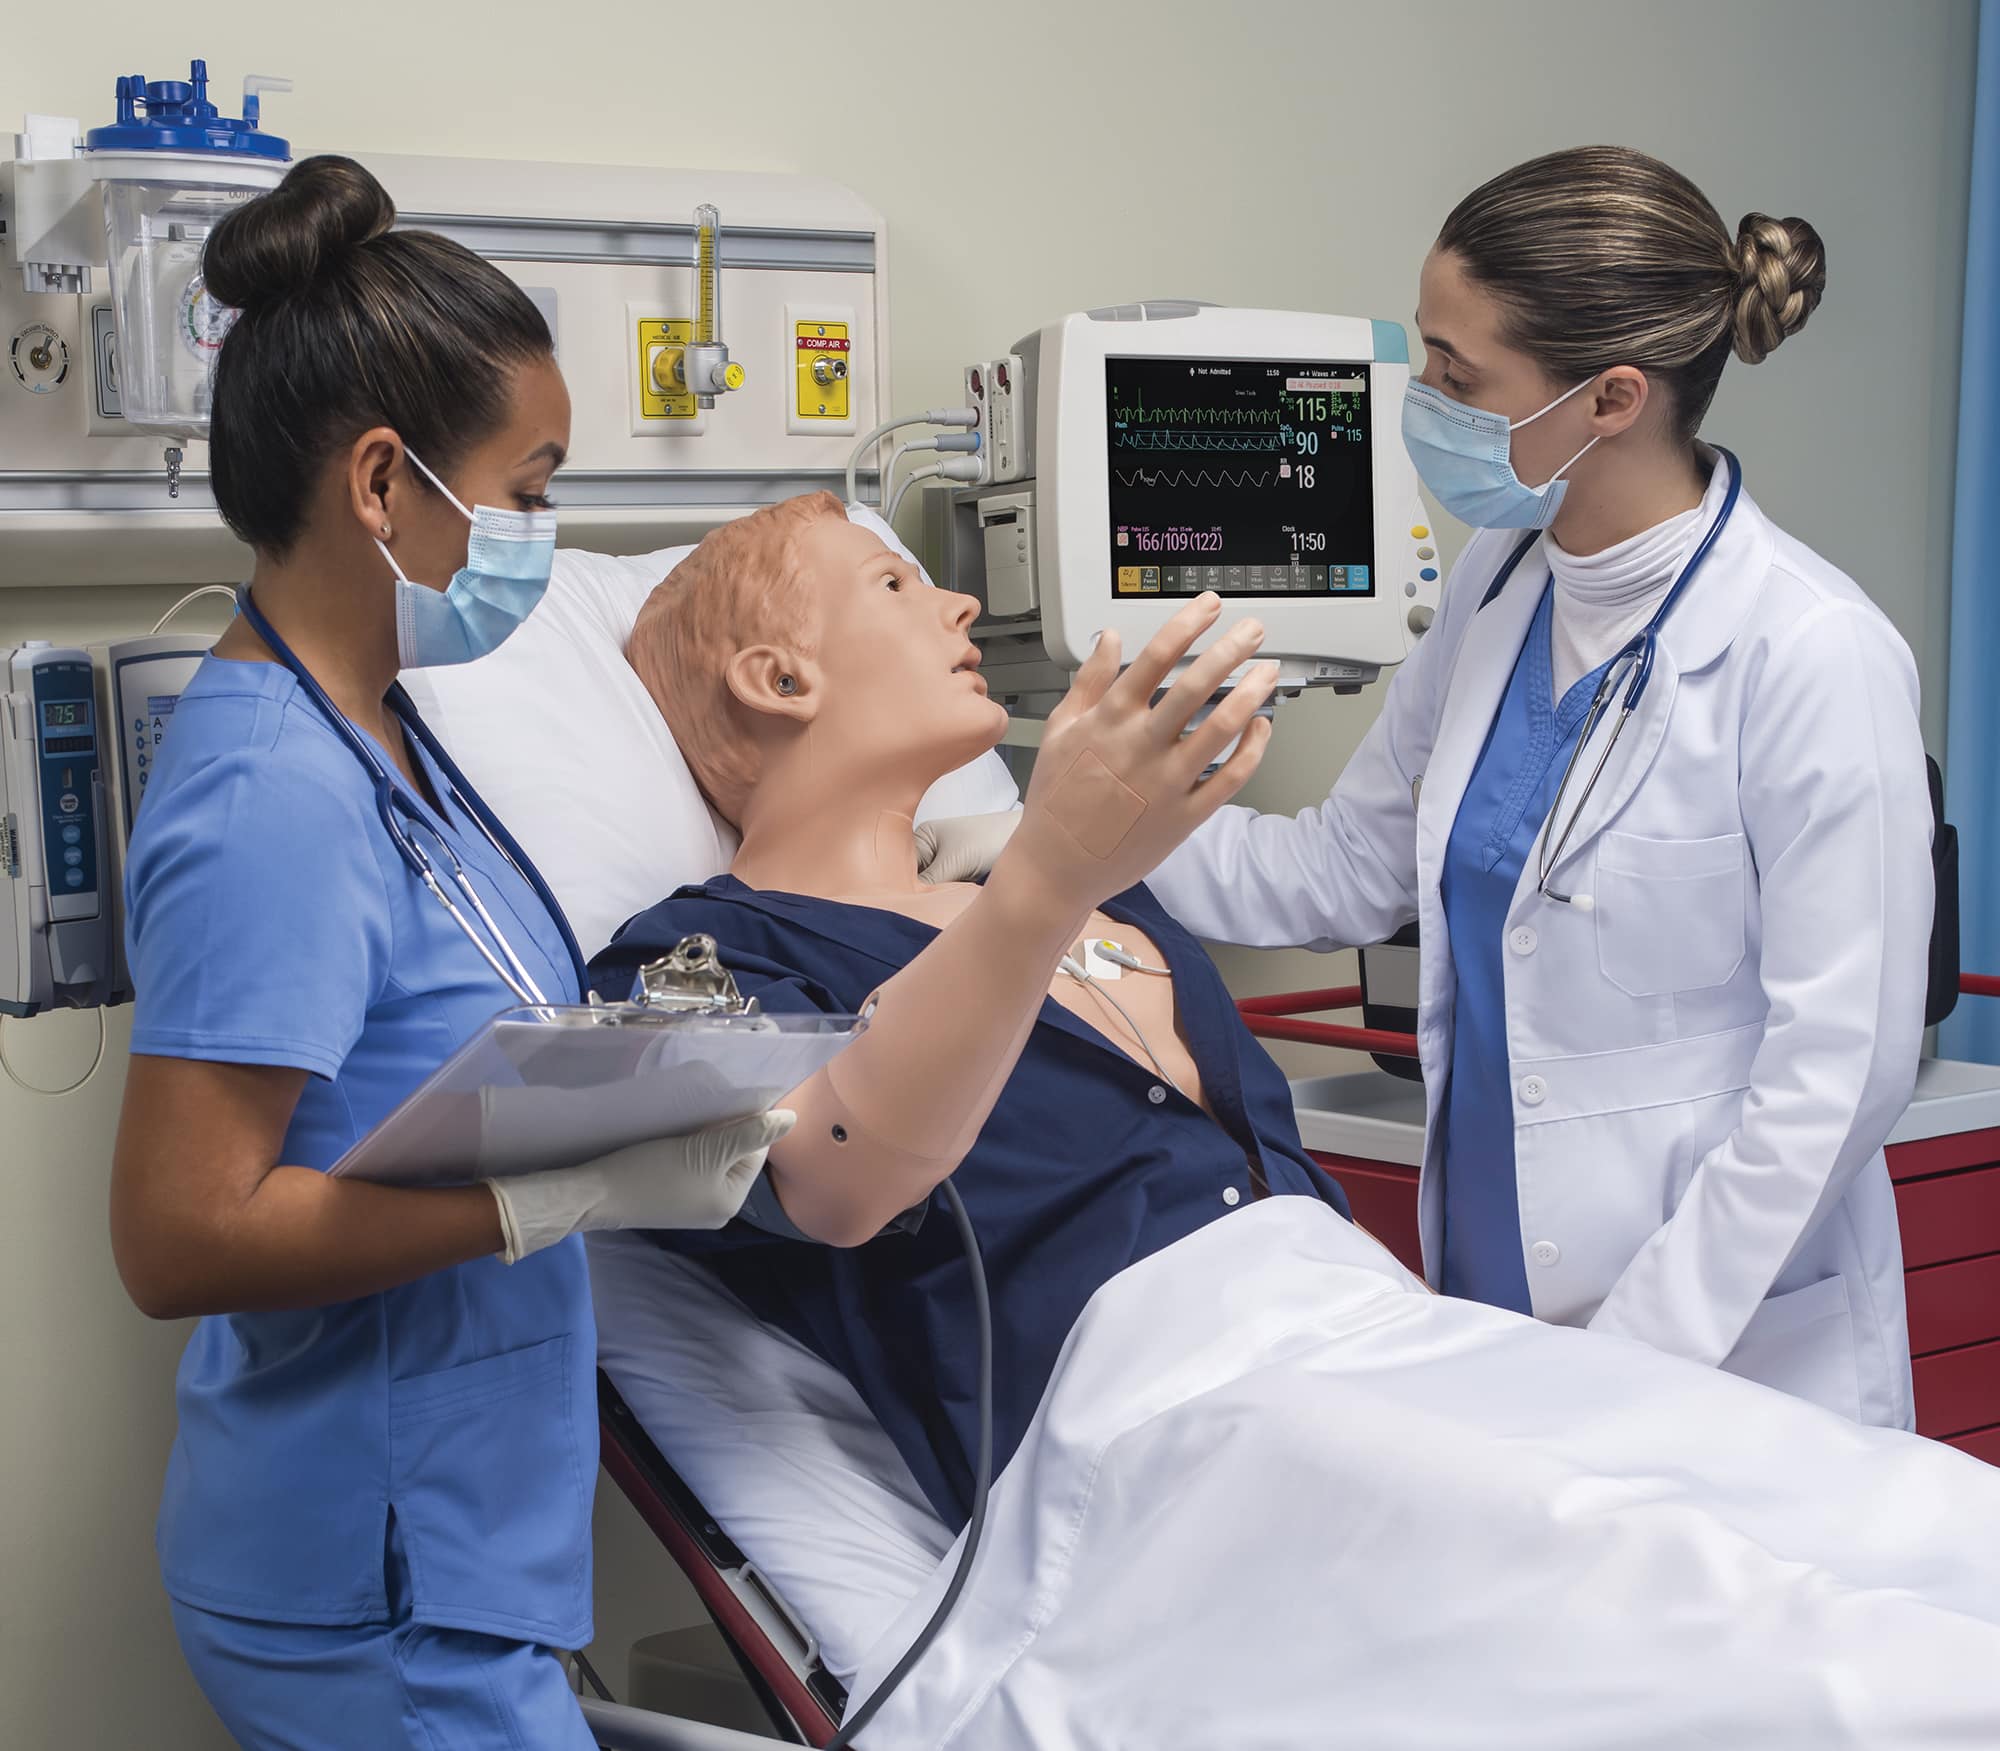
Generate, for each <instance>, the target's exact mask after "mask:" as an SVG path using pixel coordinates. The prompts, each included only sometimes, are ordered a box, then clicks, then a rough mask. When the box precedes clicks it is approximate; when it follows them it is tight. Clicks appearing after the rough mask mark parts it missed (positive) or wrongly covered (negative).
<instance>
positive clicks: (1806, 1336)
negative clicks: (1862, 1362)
mask: <svg viewBox="0 0 2000 1751" xmlns="http://www.w3.org/2000/svg"><path fill="white" fill-rule="evenodd" d="M1722 1365H1723V1367H1724V1368H1726V1369H1727V1370H1728V1371H1729V1372H1730V1373H1731V1374H1740V1375H1742V1376H1743V1377H1744V1378H1745V1379H1746V1380H1758V1381H1762V1382H1763V1384H1764V1385H1766V1386H1775V1387H1776V1388H1777V1389H1778V1390H1779V1391H1780V1392H1789V1393H1791V1394H1792V1395H1793V1396H1794V1397H1796V1398H1804V1399H1810V1400H1811V1401H1812V1402H1813V1403H1814V1404H1819V1405H1824V1406H1826V1408H1827V1409H1828V1410H1832V1411H1838V1412H1840V1414H1841V1415H1842V1416H1844V1417H1851V1418H1852V1419H1854V1420H1855V1421H1856V1422H1859V1421H1860V1420H1861V1375H1860V1369H1859V1366H1858V1363H1857V1361H1856V1357H1855V1346H1854V1319H1853V1316H1852V1314H1851V1312H1850V1311H1849V1307H1848V1300H1847V1280H1846V1279H1845V1278H1844V1277H1838V1276H1835V1277H1822V1278H1821V1279H1820V1280H1819V1281H1818V1282H1817V1283H1808V1284H1807V1285H1806V1286H1805V1287H1804V1288H1803V1289H1793V1290H1791V1291H1790V1292H1789V1293H1787V1294H1784V1295H1772V1296H1768V1297H1767V1298H1766V1299H1765V1300H1764V1302H1763V1304H1762V1305H1761V1306H1759V1307H1758V1309H1757V1311H1756V1312H1755V1313H1753V1314H1752V1315H1751V1316H1750V1323H1749V1325H1747V1326H1746V1327H1745V1328H1744V1331H1743V1336H1742V1337H1741V1338H1740V1339H1738V1341H1737V1344H1736V1348H1735V1349H1733V1350H1731V1351H1730V1352H1729V1356H1728V1359H1727V1360H1726V1361H1724V1363H1723V1364H1722Z"/></svg>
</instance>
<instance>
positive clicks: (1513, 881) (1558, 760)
mask: <svg viewBox="0 0 2000 1751" xmlns="http://www.w3.org/2000/svg"><path fill="white" fill-rule="evenodd" d="M1553 623H1554V593H1553V591H1552V590H1544V591H1543V593H1542V601H1541V606H1540V607H1538V608H1537V609H1536V610H1535V618H1534V621H1533V623H1532V624H1531V625H1530V626H1529V628H1528V636H1527V639H1526V641H1525V642H1524V643H1523V644H1522V646H1521V654H1520V656H1519V657H1517V658H1516V659H1515V662H1514V674H1513V678H1512V679H1511V680H1510V681H1509V682H1508V684H1507V696H1506V698H1505V699H1504V700H1502V701H1501V704H1500V709H1499V711H1498V712H1497V713H1496V714H1495V716H1494V719H1493V726H1492V728H1491V729H1489V730H1488V731H1487V732H1486V746H1485V747H1484V748H1483V749H1481V750H1480V754H1479V764H1478V765H1477V766H1476V767H1474V768H1473V773H1472V782H1471V783H1470V784H1468V785H1467V786H1466V790H1465V795H1464V797H1463V798H1461V799H1460V801H1459V805H1458V816H1457V818H1456V819H1455V820H1454V821H1453V822H1452V826H1451V839H1450V842H1449V843H1448V844H1447V846H1446V848H1445V855H1444V881H1443V899H1444V913H1445V925H1446V928H1447V929H1448V930H1449V932H1450V934H1451V958H1452V965H1453V966H1454V968H1455V969H1456V971H1457V974H1458V1000H1457V1003H1456V1005H1455V1006H1454V1011H1453V1017H1452V1046H1451V1085H1450V1088H1449V1090H1448V1092H1447V1095H1446V1099H1445V1138H1444V1152H1443V1161H1444V1272H1443V1288H1444V1292H1445V1293H1446V1294H1447V1295H1462V1296H1464V1297H1466V1298H1467V1299H1468V1300H1472V1301H1485V1302H1489V1303H1491V1304H1492V1305H1493V1306H1495V1307H1510V1308H1512V1309H1513V1310H1514V1311H1515V1312H1516V1313H1532V1312H1533V1311H1534V1309H1533V1307H1532V1305H1531V1304H1530V1300H1529V1295H1528V1267H1527V1263H1526V1261H1525V1259H1524V1258H1523V1257H1522V1253H1521V1202H1520V1194H1519V1188H1518V1186H1517V1184H1516V1181H1515V1169H1514V1088H1513V1074H1512V1071H1511V1069H1510V1067H1509V1060H1508V1052H1507V983H1506V934H1507V913H1508V911H1509V909H1510V908H1511V907H1512V906H1513V904H1514V892H1515V889H1516V887H1517V886H1518V885H1519V883H1520V879H1521V871H1522V870H1523V869H1524V868H1526V866H1527V861H1528V859H1529V858H1530V857H1533V856H1535V855H1536V847H1537V841H1538V840H1539V838H1540V836H1541V831H1542V826H1543V823H1544V822H1546V821H1547V820H1548V818H1549V809H1550V807H1551V806H1552V805H1553V804H1554V802H1555V795H1556V788H1557V786H1558V785H1559V784H1561V782H1562V775H1563V768H1564V767H1565V766H1566V765H1567V764H1568V762H1569V757H1570V752H1571V750H1572V749H1573V748H1574V747H1575V746H1576V738H1577V734H1578V732H1579V730H1581V728H1582V726H1583V720H1584V718H1585V716H1586V715H1587V714H1588V713H1589V711H1590V700H1591V695H1592V694H1593V693H1594V692H1595V691H1596V689H1597V684H1598V682H1599V681H1600V680H1602V679H1603V676H1604V671H1605V669H1606V668H1608V667H1610V665H1609V664H1608V663H1607V664H1604V665H1602V666H1600V667H1599V668H1597V669H1594V670H1592V671H1591V673H1589V674H1588V675H1586V676H1584V677H1583V679H1582V680H1581V681H1579V682H1577V683H1576V685H1575V686H1573V687H1572V688H1570V690H1569V691H1568V692H1567V693H1565V694H1564V695H1563V696H1562V698H1561V699H1560V700H1556V699H1554V698H1553V693H1554V688H1555V681H1554V663H1553V660H1552V657H1551V650H1550V642H1551V641H1550V630H1551V627H1552V626H1553ZM1600 733H1602V732H1600ZM1584 776H1585V774H1584V773H1581V772H1580V773H1579V774H1578V775H1577V776H1576V777H1575V778H1573V779H1571V781H1570V792H1569V795H1568V796H1566V797H1565V798H1564V799H1563V813H1564V818H1565V819H1567V818H1568V813H1569V810H1570V808H1571V807H1572V805H1573V803H1574V801H1575V798H1576V795H1577V793H1578V791H1579V790H1580V788H1581V786H1582V782H1583V778H1584Z"/></svg>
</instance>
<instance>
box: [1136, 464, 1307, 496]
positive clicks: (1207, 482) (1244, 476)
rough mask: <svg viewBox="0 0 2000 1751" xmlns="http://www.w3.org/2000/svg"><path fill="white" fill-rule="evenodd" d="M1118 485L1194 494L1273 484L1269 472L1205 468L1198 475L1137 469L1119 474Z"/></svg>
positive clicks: (1174, 471) (1184, 471)
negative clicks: (1206, 489)
mask: <svg viewBox="0 0 2000 1751" xmlns="http://www.w3.org/2000/svg"><path fill="white" fill-rule="evenodd" d="M1118 484H1119V485H1120V486H1125V487H1132V486H1170V487H1177V488H1179V489H1180V490H1181V491H1183V492H1193V491H1196V490H1197V489H1199V488H1201V487H1204V486H1206V487H1215V488H1221V487H1232V486H1233V487H1239V488H1250V487H1262V486H1269V485H1270V484H1271V476H1270V474H1269V473H1268V472H1266V473H1264V474H1252V473H1251V472H1250V471H1249V470H1248V469H1244V470H1243V471H1241V472H1240V473H1238V472H1233V471H1231V470H1229V469H1223V470H1222V471H1221V472H1220V473H1217V474H1211V473H1209V471H1208V470H1207V469H1206V468H1204V469H1202V470H1201V472H1200V473H1198V474H1190V473H1188V471H1187V470H1186V469H1184V468H1182V469H1168V470H1159V471H1155V470H1152V469H1146V468H1135V469H1134V470H1133V471H1132V472H1131V473H1130V474H1119V476H1118Z"/></svg>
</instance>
